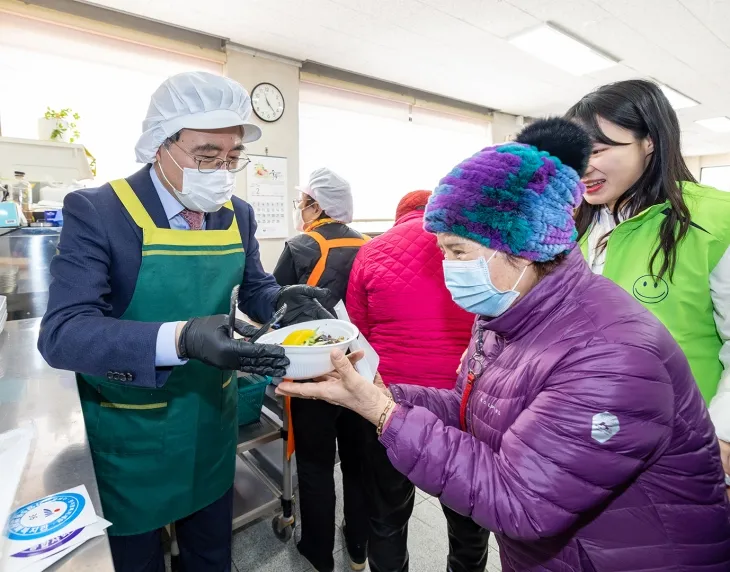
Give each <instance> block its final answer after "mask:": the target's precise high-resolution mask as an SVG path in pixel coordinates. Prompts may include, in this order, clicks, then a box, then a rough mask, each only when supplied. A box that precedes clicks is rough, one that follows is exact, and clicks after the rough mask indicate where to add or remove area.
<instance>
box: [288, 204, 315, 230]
mask: <svg viewBox="0 0 730 572" xmlns="http://www.w3.org/2000/svg"><path fill="white" fill-rule="evenodd" d="M312 204H314V203H310V204H308V205H307V206H306V207H304V208H303V209H300V208H295V209H294V212H293V213H292V218H293V219H294V228H296V229H297V230H298V231H299V232H304V230H305V229H306V228H307V226H308V225H310V224H312V221H309V222H306V221H305V220H304V214H303V213H304V211H305V210H306V209H308V208H309V207H311V206H312Z"/></svg>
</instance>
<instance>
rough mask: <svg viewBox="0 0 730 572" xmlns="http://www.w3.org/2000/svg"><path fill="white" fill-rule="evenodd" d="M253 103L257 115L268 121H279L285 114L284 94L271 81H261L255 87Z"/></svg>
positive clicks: (252, 94) (252, 93)
mask: <svg viewBox="0 0 730 572" xmlns="http://www.w3.org/2000/svg"><path fill="white" fill-rule="evenodd" d="M251 105H252V107H253V111H254V113H255V114H256V116H257V117H258V118H259V119H261V120H262V121H266V122H268V123H273V122H274V121H278V120H279V119H281V116H282V115H284V96H283V95H282V94H281V91H280V90H279V88H278V87H276V86H275V85H274V84H271V83H266V82H264V83H260V84H258V85H257V86H256V87H254V88H253V91H252V92H251Z"/></svg>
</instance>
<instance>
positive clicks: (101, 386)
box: [77, 180, 245, 536]
mask: <svg viewBox="0 0 730 572" xmlns="http://www.w3.org/2000/svg"><path fill="white" fill-rule="evenodd" d="M111 185H112V188H113V189H114V191H115V192H116V194H117V196H118V197H119V199H120V200H121V202H122V205H124V208H126V209H127V211H128V212H129V214H130V215H131V216H132V219H133V220H134V222H135V223H136V224H137V225H138V226H139V227H140V228H141V229H142V233H143V240H142V264H141V266H140V269H139V275H138V277H137V284H136V287H135V290H134V295H133V296H132V300H131V302H130V304H129V307H128V308H127V309H126V311H125V312H124V315H122V317H121V319H122V320H137V321H142V322H174V321H185V320H188V319H190V318H192V317H195V316H207V315H212V314H225V313H227V312H228V309H229V303H230V295H231V289H232V288H233V286H235V285H236V284H240V283H241V280H242V278H243V269H244V263H245V254H244V252H243V246H242V244H241V235H240V233H239V230H238V225H237V223H236V217H235V215H234V217H233V222H232V223H231V226H230V227H229V228H228V229H226V230H206V231H191V230H171V229H163V228H158V227H157V226H155V224H154V222H153V221H152V218H151V217H150V216H149V214H148V213H147V211H146V210H145V208H144V206H142V203H141V202H140V200H139V199H138V198H137V195H135V193H134V191H133V190H132V188H131V187H130V186H129V184H128V183H127V182H126V181H124V180H121V181H114V182H113V183H111ZM226 207H227V208H229V209H232V208H233V207H232V205H231V203H230V202H229V203H228V204H227V205H226ZM89 351H94V350H93V348H89ZM233 376H234V372H231V371H220V370H218V369H216V368H213V367H210V366H207V365H205V364H203V363H202V362H199V361H195V360H191V361H189V362H187V363H186V364H185V365H182V366H179V367H175V368H173V370H172V373H171V374H170V376H169V378H168V379H167V381H166V382H165V385H164V386H163V387H161V388H159V389H149V388H144V387H133V386H128V385H125V383H124V382H117V381H110V380H108V379H106V378H103V377H92V376H87V375H77V382H78V388H79V395H80V397H81V406H82V410H83V413H84V421H85V423H86V431H87V433H88V436H89V444H90V446H91V452H92V458H93V461H94V469H95V470H96V478H97V481H98V483H99V494H100V496H101V502H102V506H103V508H104V516H105V517H106V518H107V519H108V520H110V521H111V522H112V524H113V526H112V527H111V528H110V529H109V534H111V535H116V536H126V535H131V534H139V533H143V532H148V531H151V530H155V529H158V528H161V527H162V526H165V525H166V524H169V523H171V522H175V521H176V520H179V519H181V518H184V517H186V516H188V515H190V514H192V513H194V512H196V511H198V510H200V509H202V508H205V507H206V506H208V505H210V504H211V503H213V502H214V501H216V500H217V499H219V498H220V497H221V496H223V495H224V494H225V493H226V491H227V490H228V489H229V488H230V487H231V486H232V485H233V477H234V471H235V460H236V444H237V438H238V423H237V411H236V408H237V406H238V397H237V383H235V379H234V377H233Z"/></svg>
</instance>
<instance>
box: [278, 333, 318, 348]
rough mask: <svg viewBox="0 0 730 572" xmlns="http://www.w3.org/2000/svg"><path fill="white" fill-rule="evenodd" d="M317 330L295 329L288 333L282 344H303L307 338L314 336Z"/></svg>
mask: <svg viewBox="0 0 730 572" xmlns="http://www.w3.org/2000/svg"><path fill="white" fill-rule="evenodd" d="M316 333H317V332H315V331H314V330H297V331H296V332H292V333H291V334H289V335H288V336H287V337H286V338H285V339H284V341H283V342H281V345H282V346H303V345H304V342H306V341H307V340H308V339H309V338H311V337H312V336H314V335H315V334H316Z"/></svg>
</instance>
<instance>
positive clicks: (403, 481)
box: [364, 428, 489, 572]
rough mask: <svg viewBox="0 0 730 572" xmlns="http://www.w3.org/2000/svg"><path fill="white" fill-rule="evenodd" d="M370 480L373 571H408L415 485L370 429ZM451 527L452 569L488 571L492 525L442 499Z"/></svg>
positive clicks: (458, 571) (453, 571)
mask: <svg viewBox="0 0 730 572" xmlns="http://www.w3.org/2000/svg"><path fill="white" fill-rule="evenodd" d="M365 447H366V448H367V452H366V458H367V462H366V463H365V464H364V471H365V486H366V493H367V496H368V503H369V506H370V529H371V530H370V539H369V541H368V562H369V564H370V570H371V571H372V572H407V571H408V519H409V518H410V517H411V513H412V512H413V505H414V499H415V494H416V489H415V487H414V486H413V484H412V483H411V482H410V481H409V480H408V479H407V478H406V477H405V476H404V475H402V474H401V473H399V472H398V471H397V470H396V469H395V468H394V467H393V465H392V464H391V463H390V460H389V459H388V455H387V453H386V451H385V447H383V446H382V445H381V444H380V442H379V441H378V439H377V435H376V433H375V429H374V428H371V429H370V430H369V432H368V439H367V441H366V444H365ZM441 507H442V508H443V511H444V515H445V516H446V521H447V524H448V532H449V555H448V559H447V563H448V565H447V571H448V572H483V571H484V569H485V568H486V566H487V551H488V544H487V542H488V540H489V531H487V530H485V529H483V528H481V527H480V526H479V525H477V524H475V523H474V521H473V520H472V519H471V518H468V517H465V516H462V515H460V514H459V513H457V512H454V511H453V510H451V509H450V508H448V507H446V506H444V505H441Z"/></svg>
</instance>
